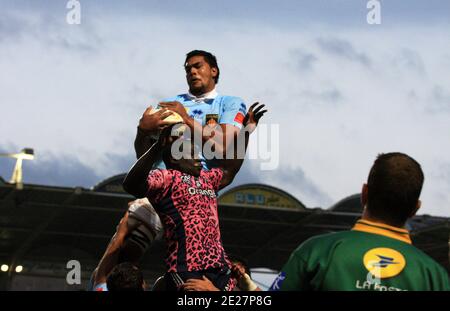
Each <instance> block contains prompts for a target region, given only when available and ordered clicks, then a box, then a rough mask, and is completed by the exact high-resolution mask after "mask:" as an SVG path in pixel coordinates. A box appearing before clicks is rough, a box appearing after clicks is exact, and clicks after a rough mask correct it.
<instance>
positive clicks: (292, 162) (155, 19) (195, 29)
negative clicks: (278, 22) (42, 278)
mask: <svg viewBox="0 0 450 311" xmlns="http://www.w3.org/2000/svg"><path fill="white" fill-rule="evenodd" d="M6 16H9V17H8V18H9V20H6V21H3V22H4V23H5V22H6V23H7V24H8V25H10V28H2V29H3V30H4V32H6V33H13V32H14V30H8V29H17V31H16V32H17V33H20V36H16V37H15V36H6V35H2V40H0V46H1V48H0V71H1V72H2V73H6V74H2V75H1V76H0V105H1V109H2V110H1V111H2V115H1V120H2V122H1V123H0V132H1V133H2V137H4V138H3V141H5V143H14V144H15V145H17V146H31V147H34V148H35V150H36V153H37V156H39V153H46V152H52V153H53V154H61V155H64V154H72V155H76V157H77V158H78V160H79V161H80V162H81V163H83V164H84V165H86V166H89V167H92V169H93V170H94V172H95V174H96V175H99V176H107V175H114V174H116V173H119V172H118V171H117V170H118V169H120V170H123V168H122V167H120V168H119V166H118V164H117V161H109V159H110V158H111V156H112V157H114V156H115V157H119V158H120V157H123V156H125V155H130V154H132V151H133V150H132V149H133V139H134V133H135V126H136V125H137V121H138V119H139V117H140V114H141V113H142V111H143V110H144V108H145V107H146V106H147V105H150V104H155V103H157V101H159V100H161V99H163V98H164V97H168V96H172V95H174V94H176V93H181V92H184V91H185V87H186V86H185V81H184V73H183V69H182V66H181V65H182V63H183V60H184V55H185V53H186V52H188V51H189V50H192V49H197V48H201V49H206V50H211V51H213V52H214V53H215V54H216V55H217V56H218V60H219V65H220V67H221V82H220V84H219V89H220V91H221V92H222V93H227V94H232V95H237V96H240V97H243V98H244V99H245V100H246V101H247V103H251V102H253V101H256V100H258V101H261V102H264V103H265V104H266V105H267V106H268V107H269V110H270V112H269V113H270V114H268V115H267V117H266V120H265V122H267V123H278V124H280V131H281V135H282V137H281V138H280V146H281V152H280V154H281V159H282V161H281V165H282V166H281V168H280V170H279V171H274V172H273V177H271V178H269V179H270V181H272V182H273V183H272V185H274V186H278V187H280V188H284V189H288V190H289V191H291V192H292V193H293V194H294V195H296V196H297V197H298V198H299V199H300V200H301V201H302V202H304V203H305V204H306V205H307V206H323V207H328V206H329V203H330V201H331V202H336V201H338V200H339V199H341V198H343V197H345V196H347V195H350V194H353V193H356V192H358V191H359V190H360V187H361V184H362V182H364V180H365V179H366V177H367V174H368V171H369V168H370V166H371V164H372V162H373V160H374V159H375V157H376V155H377V154H378V153H380V152H389V151H402V152H406V153H408V154H410V155H411V156H413V157H414V158H416V159H417V160H418V161H419V162H420V163H422V164H423V167H424V169H425V174H426V184H425V188H424V192H423V198H424V207H423V213H429V214H437V215H447V216H448V215H449V213H448V207H449V206H450V197H449V196H448V195H447V194H446V193H447V192H448V188H445V187H444V183H443V182H442V178H437V177H435V175H436V174H435V172H436V171H439V169H440V168H439V165H438V164H437V162H436V159H444V158H446V157H448V153H449V151H450V145H449V144H448V133H450V122H448V121H449V118H450V112H449V109H448V105H447V106H445V101H446V100H445V99H446V98H448V94H449V92H450V89H449V88H448V85H450V84H449V83H448V72H449V70H450V58H449V54H448V52H445V51H449V50H450V42H449V41H448V40H446V39H447V38H448V34H447V32H446V31H445V29H440V28H439V27H437V26H433V25H430V26H421V25H416V26H415V27H414V26H412V27H413V28H411V27H409V28H407V27H400V26H399V27H398V28H396V29H391V28H390V29H386V28H382V27H381V28H379V29H375V28H368V27H366V26H362V27H361V28H346V29H339V28H336V27H327V26H323V25H322V26H320V27H318V26H314V27H312V26H311V27H308V28H307V29H295V28H292V29H290V30H289V31H286V30H282V29H280V28H278V27H276V26H274V25H270V24H266V25H265V26H262V25H261V24H260V23H256V22H245V21H243V22H242V23H235V24H232V25H230V24H227V23H226V21H224V20H221V21H219V22H217V24H215V25H214V27H205V25H204V24H203V23H202V21H201V20H196V19H192V20H189V19H183V20H182V21H177V20H174V19H169V18H167V17H168V15H159V16H156V15H150V14H148V15H145V14H143V15H139V16H138V15H136V16H133V18H132V17H130V16H127V17H126V16H120V15H114V14H110V13H104V14H103V15H102V14H100V15H96V16H95V19H94V16H92V18H91V19H86V18H85V19H84V20H82V25H80V26H70V25H67V24H65V23H64V22H61V21H59V20H57V19H49V20H47V19H45V18H43V17H42V16H39V15H33V13H27V14H15V15H14V14H12V13H11V14H9V15H6ZM61 20H62V21H64V18H61ZM9 23H11V24H9ZM13 23H15V25H16V27H14V25H13ZM0 33H1V32H0ZM324 47H325V49H324ZM299 67H300V68H299ZM430 107H440V109H439V111H438V113H437V112H436V111H435V110H433V109H430ZM442 107H444V108H442ZM131 160H132V159H131ZM249 165H251V164H249ZM252 167H256V165H252ZM289 168H291V169H292V170H295V169H298V170H299V172H300V171H301V172H302V173H304V175H305V176H304V177H305V180H307V181H308V182H310V183H311V184H312V185H314V187H316V188H317V189H316V190H317V191H316V192H311V191H309V192H308V191H305V190H304V189H297V184H296V183H295V182H293V181H292V178H291V177H292V176H289V178H287V179H288V180H289V184H288V185H286V184H285V183H284V182H283V178H284V177H285V176H286V175H285V172H286V171H287V170H288V169H289ZM283 174H284V175H283ZM447 185H448V184H447ZM446 189H447V190H446ZM318 193H321V194H320V195H318Z"/></svg>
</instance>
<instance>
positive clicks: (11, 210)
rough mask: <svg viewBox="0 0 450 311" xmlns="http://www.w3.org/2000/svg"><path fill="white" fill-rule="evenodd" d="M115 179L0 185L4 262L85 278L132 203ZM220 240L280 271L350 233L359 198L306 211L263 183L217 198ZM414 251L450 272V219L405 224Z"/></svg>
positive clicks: (157, 265) (154, 266)
mask: <svg viewBox="0 0 450 311" xmlns="http://www.w3.org/2000/svg"><path fill="white" fill-rule="evenodd" d="M122 179H123V175H117V176H114V177H112V178H109V179H108V180H106V181H104V182H102V183H100V184H98V185H97V186H95V187H94V188H93V189H86V188H81V187H76V188H69V187H52V186H43V185H33V184H25V185H24V188H23V189H22V190H17V189H16V188H15V186H14V185H13V184H9V183H7V182H5V181H4V180H0V264H2V263H8V264H9V265H13V266H14V265H15V264H21V265H23V266H24V267H25V270H24V273H28V274H30V275H54V276H56V275H60V276H64V277H65V275H66V273H67V270H66V266H65V265H66V263H67V262H68V261H69V260H71V259H76V260H78V261H80V263H81V265H82V269H83V271H85V274H84V276H83V277H84V278H88V277H89V273H90V272H91V271H92V270H93V269H94V267H95V266H96V265H97V263H98V261H99V259H100V258H101V256H102V255H103V252H104V250H105V249H106V246H107V243H108V242H109V239H110V238H111V236H112V235H113V233H114V231H115V228H116V225H117V223H118V222H119V220H120V218H121V217H122V215H123V213H124V212H125V210H126V207H127V203H128V202H129V201H130V200H132V199H133V198H132V197H131V196H130V195H128V194H126V193H124V192H123V190H122V188H121V186H120V184H121V181H122ZM219 202H220V203H219V215H220V226H221V232H222V239H223V242H224V246H225V249H226V250H227V252H228V253H233V254H237V255H240V256H242V257H244V258H246V259H248V261H249V264H250V266H251V267H267V268H271V269H275V270H279V269H280V268H281V267H282V265H283V264H284V263H285V261H286V260H287V259H288V257H289V255H290V253H291V252H292V251H293V250H294V249H295V248H296V247H297V246H298V245H299V244H300V243H301V242H302V241H304V240H306V239H308V238H310V237H312V236H315V235H318V234H323V233H329V232H335V231H340V230H348V229H350V228H351V227H352V225H353V223H354V222H355V221H356V220H357V219H358V218H359V217H360V216H361V211H362V208H361V206H360V203H358V202H359V195H352V196H350V197H348V198H345V199H343V200H341V201H340V202H338V203H337V204H336V205H334V206H333V207H331V208H330V209H320V208H314V209H311V208H307V207H305V206H304V205H303V204H302V203H301V202H300V201H299V200H297V199H296V198H294V197H293V196H291V195H289V194H287V193H286V192H284V191H282V190H280V189H277V188H274V187H271V186H266V185H257V184H250V185H243V186H239V187H236V188H233V189H231V190H229V191H227V192H225V193H224V194H222V195H221V196H220V199H219ZM408 226H409V229H411V236H412V239H413V242H414V243H415V245H416V246H418V247H419V248H421V249H422V250H424V251H425V252H426V253H428V254H429V255H430V256H432V257H434V258H435V259H436V260H437V261H438V262H440V263H441V264H442V265H443V266H444V267H446V268H447V269H449V245H448V242H449V232H450V225H449V218H444V217H432V216H426V215H424V216H417V217H415V218H414V219H413V220H412V221H410V222H409V224H408ZM163 254H164V244H163V242H162V241H157V242H156V243H154V244H153V246H152V247H151V249H150V250H149V251H148V252H147V254H146V255H145V258H144V259H143V261H142V268H143V270H144V273H145V275H146V277H147V278H149V279H154V278H156V277H157V276H159V275H161V274H162V273H163V271H164V264H163Z"/></svg>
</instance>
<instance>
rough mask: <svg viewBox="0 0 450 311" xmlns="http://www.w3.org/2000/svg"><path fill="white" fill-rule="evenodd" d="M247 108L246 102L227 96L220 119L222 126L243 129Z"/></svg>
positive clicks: (223, 102)
mask: <svg viewBox="0 0 450 311" xmlns="http://www.w3.org/2000/svg"><path fill="white" fill-rule="evenodd" d="M246 114H247V106H246V105H245V103H244V101H243V100H242V99H240V98H238V97H231V96H226V97H224V99H223V101H222V113H221V115H220V118H219V123H220V124H231V125H234V126H236V127H238V128H242V124H243V122H244V118H245V115H246Z"/></svg>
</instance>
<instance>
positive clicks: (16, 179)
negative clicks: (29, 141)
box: [0, 148, 34, 189]
mask: <svg viewBox="0 0 450 311" xmlns="http://www.w3.org/2000/svg"><path fill="white" fill-rule="evenodd" d="M0 157H6V158H13V159H16V166H15V167H14V171H13V174H12V176H11V180H10V183H12V184H16V188H17V189H23V183H22V161H23V160H34V150H33V149H32V148H24V149H22V151H20V152H19V153H0Z"/></svg>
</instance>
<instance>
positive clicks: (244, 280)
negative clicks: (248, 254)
mask: <svg viewBox="0 0 450 311" xmlns="http://www.w3.org/2000/svg"><path fill="white" fill-rule="evenodd" d="M231 276H232V277H234V278H235V279H236V280H237V282H238V283H237V285H238V287H239V289H240V290H242V291H254V290H256V289H257V288H258V286H257V285H256V284H255V283H254V282H253V281H252V279H251V278H250V276H249V275H248V274H247V273H245V269H244V267H242V266H240V265H236V264H233V265H232V266H231Z"/></svg>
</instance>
